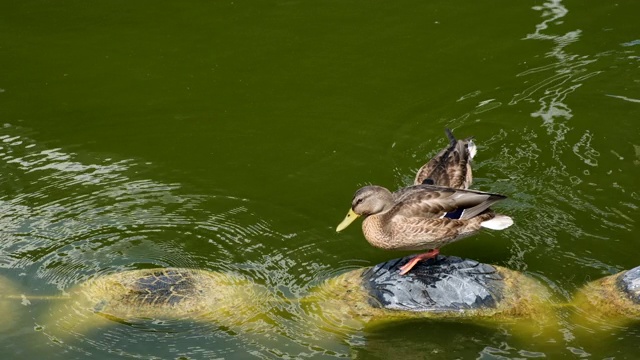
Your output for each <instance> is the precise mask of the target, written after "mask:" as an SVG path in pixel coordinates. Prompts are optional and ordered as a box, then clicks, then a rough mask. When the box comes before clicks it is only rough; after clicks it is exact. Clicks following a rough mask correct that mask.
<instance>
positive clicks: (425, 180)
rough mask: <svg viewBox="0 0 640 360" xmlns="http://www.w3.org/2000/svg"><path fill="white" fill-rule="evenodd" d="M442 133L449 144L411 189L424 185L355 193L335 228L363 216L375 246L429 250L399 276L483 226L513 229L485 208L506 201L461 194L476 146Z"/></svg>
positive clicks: (373, 188) (467, 182) (366, 232)
mask: <svg viewBox="0 0 640 360" xmlns="http://www.w3.org/2000/svg"><path fill="white" fill-rule="evenodd" d="M445 132H446V134H447V137H448V138H449V145H448V146H447V147H446V148H444V149H443V150H442V151H440V152H439V153H438V154H436V156H434V157H433V158H432V159H431V160H430V161H429V162H428V163H426V164H425V165H423V166H422V167H421V168H420V169H419V170H418V173H417V174H416V178H415V180H414V185H424V186H412V187H408V188H405V189H402V190H400V191H398V192H396V193H391V192H390V191H389V190H387V189H385V188H383V187H379V186H366V187H364V188H362V189H360V190H358V191H357V192H356V194H355V196H354V198H353V202H352V206H351V210H350V211H349V213H348V214H347V217H346V218H345V219H344V221H343V222H342V223H340V225H338V228H337V229H336V230H337V231H341V230H343V229H344V228H346V227H347V226H348V225H349V224H350V223H351V222H352V221H353V220H355V219H356V218H357V217H358V216H360V215H363V216H366V218H365V221H364V222H363V224H362V229H363V232H364V235H365V238H366V239H367V241H369V243H370V244H372V245H373V246H376V247H379V248H383V249H397V250H424V249H430V251H428V252H426V253H423V254H419V255H416V256H415V257H413V258H412V259H411V261H409V262H408V263H407V264H405V265H404V266H403V267H402V268H401V274H403V275H404V274H406V273H407V272H409V270H411V268H412V267H413V266H414V265H415V264H417V263H418V262H419V261H420V260H424V259H429V258H432V257H435V256H437V255H438V254H439V253H440V250H439V248H440V247H442V246H444V245H446V244H448V243H450V242H453V241H456V240H459V239H461V238H463V237H466V236H469V235H471V234H473V233H474V232H476V231H478V230H479V229H480V228H481V227H487V228H491V229H496V230H501V229H505V228H507V227H509V226H511V225H512V224H513V220H511V218H510V217H508V216H505V215H496V214H494V213H493V212H492V211H491V210H490V209H489V206H491V204H493V203H495V202H496V201H499V200H502V199H504V198H505V196H502V195H498V194H490V193H482V192H478V191H470V190H469V191H462V190H464V189H467V188H468V187H469V186H470V185H471V183H472V181H473V178H472V172H471V159H472V158H473V157H474V156H475V154H476V145H475V144H474V143H473V141H472V138H467V139H464V140H457V139H456V138H455V137H454V136H453V133H452V132H451V130H449V129H445ZM429 185H431V186H429ZM433 185H436V186H433ZM456 189H458V191H457V190H456ZM445 205H446V206H445Z"/></svg>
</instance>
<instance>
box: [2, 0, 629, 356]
mask: <svg viewBox="0 0 640 360" xmlns="http://www.w3.org/2000/svg"><path fill="white" fill-rule="evenodd" d="M639 12H640V3H637V2H635V1H620V2H617V3H611V2H600V3H597V4H584V2H580V1H560V0H556V1H548V2H540V1H526V2H523V1H519V2H515V1H510V2H508V1H475V2H464V1H394V2H391V1H389V2H382V1H368V2H355V1H335V2H330V1H320V2H318V1H316V2H311V1H307V2H296V1H231V2H230V1H226V2H218V1H181V2H174V3H168V2H165V3H163V2H157V1H153V2H152V1H136V2H130V1H109V2H83V1H62V2H60V1H58V2H52V1H7V0H3V1H0V125H1V126H2V127H1V128H0V140H1V141H2V143H0V146H1V148H0V159H1V161H0V186H1V192H0V228H1V231H2V232H1V233H0V275H1V276H3V277H6V278H8V279H10V280H11V281H13V282H14V283H15V284H16V286H17V287H19V288H20V290H18V292H19V293H20V294H26V295H30V296H31V295H32V296H36V295H42V296H45V295H46V296H48V295H60V294H63V293H64V292H65V291H66V290H68V289H69V288H71V287H72V286H73V285H75V284H78V283H81V282H83V281H85V280H86V279H88V278H91V277H93V276H95V275H96V274H109V273H114V272H118V271H122V270H126V269H136V268H145V267H155V266H164V267H166V266H182V267H195V268H201V269H209V270H215V271H223V272H232V273H236V274H240V275H242V276H245V277H247V278H249V279H252V281H255V282H256V283H257V284H260V285H265V286H267V287H268V288H270V289H274V290H275V291H277V292H279V293H281V294H282V295H285V296H290V297H297V296H303V295H305V294H306V293H307V292H308V291H309V289H310V288H311V287H312V286H315V285H317V284H319V283H321V282H322V280H324V279H326V278H329V277H331V276H333V275H336V274H339V273H342V272H344V271H346V270H348V269H354V268H358V267H361V266H369V265H374V264H376V263H379V262H382V261H385V260H388V259H390V258H393V257H398V256H401V255H407V254H408V253H390V252H385V251H382V250H378V249H375V248H373V247H371V246H369V245H368V244H367V243H366V241H365V240H364V238H363V237H362V233H361V231H360V230H359V229H357V226H354V227H353V228H349V229H348V231H345V232H344V233H341V234H339V235H338V234H336V233H335V226H336V225H337V223H338V222H339V221H340V220H342V218H343V216H344V214H345V213H346V211H347V209H348V207H349V204H350V201H351V196H352V194H353V191H355V190H356V189H357V188H358V187H360V186H362V185H364V184H368V183H375V184H379V185H383V186H387V187H389V188H398V187H401V186H404V185H407V184H409V183H410V182H411V181H412V179H413V174H414V172H415V170H416V169H417V168H418V167H419V166H421V165H422V164H423V163H424V162H425V160H426V159H427V158H428V157H429V156H432V155H434V154H435V153H436V151H437V150H439V149H440V148H442V147H443V146H444V145H445V144H446V138H445V136H444V131H443V129H444V128H445V126H448V127H452V128H453V129H454V132H455V133H456V134H457V135H458V136H460V137H464V136H469V135H473V136H475V139H476V142H477V144H478V146H479V152H478V155H477V157H476V162H475V164H474V170H475V172H474V175H475V183H474V188H476V189H481V190H486V191H494V192H500V193H503V194H505V195H508V196H509V200H508V201H506V202H504V203H502V204H501V205H500V206H499V207H498V208H499V210H500V211H501V212H502V213H505V214H508V215H510V216H511V217H513V218H514V220H515V223H516V224H515V226H513V227H511V228H510V229H508V230H505V231H502V232H490V231H486V232H483V233H480V234H478V235H476V236H474V237H473V238H469V239H466V240H464V241H460V242H458V243H456V244H452V245H450V246H447V247H446V248H444V249H443V250H442V252H443V253H444V254H450V255H457V256H462V257H469V258H472V259H476V260H479V261H482V262H487V263H492V264H497V265H502V266H505V267H508V268H511V269H514V270H518V271H522V272H525V273H526V274H528V275H531V276H533V277H534V278H536V279H538V280H539V281H541V282H543V283H544V284H545V285H546V286H547V287H548V288H549V290H550V291H551V293H552V295H553V301H555V302H558V303H562V302H566V301H568V300H569V299H570V298H571V295H572V293H573V292H574V291H575V290H576V289H578V288H579V287H580V286H582V285H583V284H584V283H586V282H587V281H589V280H593V279H597V278H600V277H603V276H605V275H608V274H613V273H616V272H618V271H621V270H623V269H630V268H633V267H635V266H638V265H640V258H639V257H638V241H637V236H636V235H635V234H634V231H635V230H636V227H637V226H636V223H637V221H638V215H637V210H638V207H639V206H640V193H639V192H638V187H637V184H638V182H637V181H638V178H639V176H640V140H638V135H640V132H639V131H638V129H639V126H638V119H639V118H640V51H639V50H640V33H639V32H638V29H639V28H638V21H637V14H638V13H639ZM16 301H17V302H18V303H19V304H18V305H17V306H16V307H15V308H16V309H17V310H14V311H12V312H11V316H10V317H11V318H15V319H12V321H11V323H9V321H8V320H7V321H5V322H6V324H4V325H6V326H4V325H3V327H0V347H1V348H3V351H2V352H3V354H10V356H9V358H17V359H19V358H25V359H27V358H36V357H43V356H46V357H47V358H51V359H72V358H86V357H87V356H92V358H95V359H111V358H114V357H138V358H145V359H146V358H163V359H164V358H166V359H176V358H185V359H205V358H206V359H209V358H234V359H243V358H247V357H258V358H292V357H293V358H296V357H311V358H331V357H357V358H379V359H389V358H399V357H401V356H403V357H405V358H406V357H408V358H427V357H428V358H445V359H450V358H481V359H493V358H526V357H541V356H546V357H550V358H559V357H566V358H575V357H578V356H583V357H591V358H597V359H600V358H616V359H624V358H633V357H634V356H636V355H634V354H637V351H638V341H639V340H640V327H639V326H638V324H637V323H634V324H630V325H628V326H625V327H612V328H607V330H604V331H603V330H601V329H597V327H598V325H596V324H594V325H593V326H594V328H593V329H591V328H587V329H578V328H577V325H575V324H572V323H571V322H570V321H568V320H567V319H566V318H561V320H559V321H560V322H559V324H558V325H559V328H560V331H559V332H558V333H557V334H555V335H547V334H545V335H539V336H534V337H531V338H524V339H523V338H519V337H516V336H514V335H513V334H510V333H509V332H508V331H507V330H505V329H503V328H500V327H495V328H492V327H480V326H478V327H474V326H469V324H458V323H455V322H446V323H441V322H436V321H431V322H426V321H424V322H417V323H414V322H412V323H410V324H403V323H397V324H393V325H389V326H388V327H384V328H379V329H375V330H371V331H364V332H357V333H353V334H344V336H343V337H342V338H340V339H335V340H327V338H324V337H322V336H319V337H320V338H322V341H320V340H319V341H318V342H317V343H314V341H313V340H309V338H308V337H307V336H301V335H299V333H300V332H303V330H304V329H303V328H302V325H300V324H298V323H296V322H295V321H294V320H295V319H296V316H297V314H295V313H294V311H295V310H290V309H287V308H274V309H273V313H272V314H271V315H272V318H274V319H276V322H277V323H279V324H280V325H279V326H277V327H276V329H275V330H273V331H274V334H278V336H275V335H274V337H272V338H269V337H267V338H269V339H270V340H271V341H269V340H265V338H260V340H256V339H255V338H253V337H251V335H250V334H240V333H234V332H232V331H225V330H224V329H221V328H219V327H217V326H216V325H215V324H210V325H207V326H204V325H201V324H191V323H188V322H186V323H179V324H172V325H171V326H170V328H168V329H164V330H163V329H157V328H150V329H139V328H136V327H132V326H126V325H124V324H113V326H110V327H106V328H100V329H96V330H94V331H90V332H87V333H83V334H74V336H73V337H72V338H71V339H67V340H65V341H63V342H61V341H58V340H56V339H54V338H52V337H50V336H47V330H46V328H45V329H43V320H42V319H43V318H44V317H46V316H47V315H50V314H55V310H52V309H54V308H55V307H56V300H49V301H47V300H41V301H36V300H33V301H30V302H29V303H28V302H24V301H22V302H20V300H16ZM4 316H5V315H3V319H6V318H5V317H4ZM585 334H589V335H585Z"/></svg>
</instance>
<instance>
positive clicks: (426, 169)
mask: <svg viewBox="0 0 640 360" xmlns="http://www.w3.org/2000/svg"><path fill="white" fill-rule="evenodd" d="M445 134H446V135H447V138H449V145H448V146H447V147H445V148H444V149H442V150H441V151H440V152H439V153H438V154H436V156H434V157H433V158H432V159H431V160H429V162H427V163H426V164H424V165H423V166H422V167H421V168H420V169H419V170H418V172H417V174H416V177H415V180H414V182H413V184H414V185H420V184H427V185H439V186H444V187H449V188H454V189H468V188H469V186H471V183H472V182H473V176H472V172H471V160H472V159H473V157H474V156H475V155H476V152H477V147H476V144H475V143H474V142H473V137H469V138H466V139H462V140H457V139H456V137H455V136H453V132H451V129H449V128H445Z"/></svg>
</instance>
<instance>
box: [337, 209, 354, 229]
mask: <svg viewBox="0 0 640 360" xmlns="http://www.w3.org/2000/svg"><path fill="white" fill-rule="evenodd" d="M359 216H360V215H358V214H356V213H355V212H354V211H353V209H349V212H348V213H347V217H345V218H344V220H342V222H341V223H340V224H339V225H338V227H337V228H336V231H337V232H340V231H342V230H344V229H346V228H347V226H349V225H350V224H351V223H352V222H353V221H354V220H355V219H357V218H358V217H359Z"/></svg>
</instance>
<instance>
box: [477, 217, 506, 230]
mask: <svg viewBox="0 0 640 360" xmlns="http://www.w3.org/2000/svg"><path fill="white" fill-rule="evenodd" d="M511 225H513V219H511V218H510V217H508V216H506V215H496V216H495V217H494V218H493V219H490V220H487V221H483V222H482V223H480V226H482V227H484V228H487V229H491V230H504V229H506V228H508V227H509V226H511Z"/></svg>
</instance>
